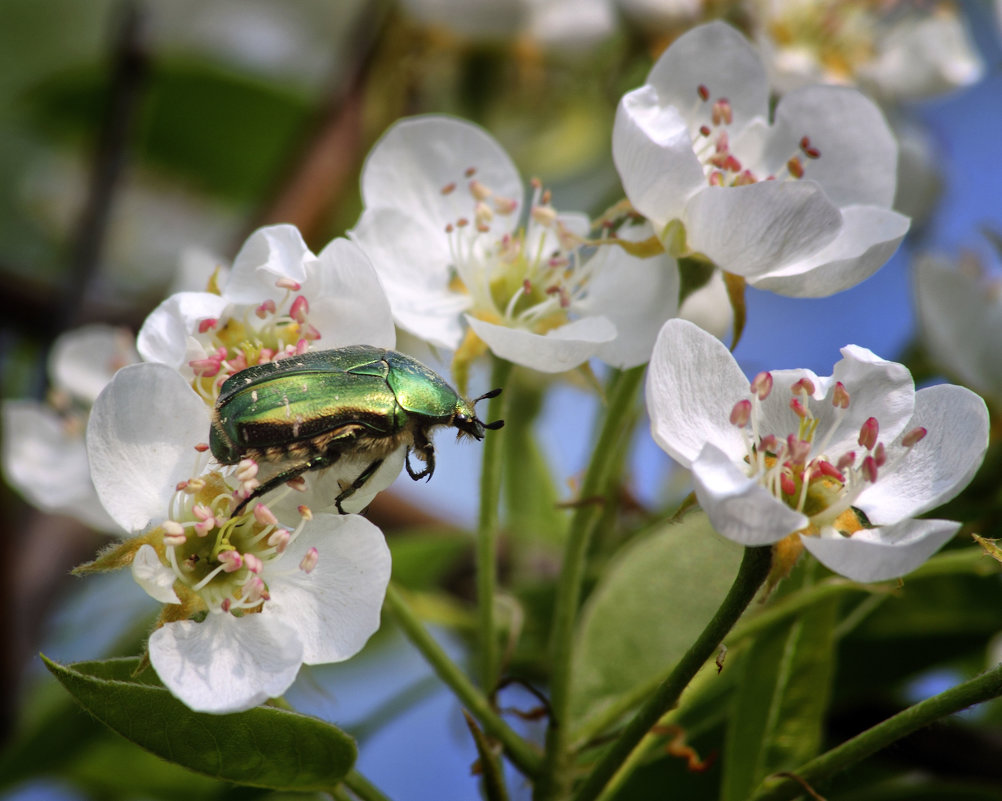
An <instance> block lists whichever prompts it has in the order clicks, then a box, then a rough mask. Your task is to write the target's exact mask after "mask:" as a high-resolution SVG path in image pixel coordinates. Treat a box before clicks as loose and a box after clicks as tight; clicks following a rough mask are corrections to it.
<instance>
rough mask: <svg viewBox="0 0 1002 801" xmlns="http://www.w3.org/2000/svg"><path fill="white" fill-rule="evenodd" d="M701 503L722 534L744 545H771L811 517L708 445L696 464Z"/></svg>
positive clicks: (796, 529)
mask: <svg viewBox="0 0 1002 801" xmlns="http://www.w3.org/2000/svg"><path fill="white" fill-rule="evenodd" d="M692 478H693V484H695V488H696V498H698V499H699V505H700V506H701V507H702V508H703V511H705V512H706V514H707V517H709V518H710V523H712V524H713V528H714V529H715V530H716V531H717V533H718V534H722V535H723V536H725V537H727V539H729V540H733V541H734V542H738V543H741V544H742V545H769V544H771V543H774V542H778V541H779V540H781V539H783V538H784V537H786V536H788V535H790V534H792V533H793V532H794V531H798V530H800V529H802V528H804V527H806V526H807V524H808V522H809V521H808V519H807V518H806V517H805V516H804V515H802V514H800V513H799V512H796V511H794V510H793V509H791V508H790V507H789V506H787V505H786V504H785V503H783V502H782V501H779V500H777V499H776V498H774V497H773V495H772V494H771V493H770V492H769V491H768V490H766V489H765V487H763V486H762V485H761V484H759V483H758V481H756V480H755V479H754V478H748V476H746V475H745V474H744V472H743V471H742V470H741V469H740V468H739V467H738V466H737V465H735V464H734V462H732V461H731V459H730V457H728V456H727V454H725V453H724V452H723V451H721V450H720V449H719V448H716V447H714V446H713V445H707V446H706V447H705V448H703V451H702V453H700V455H699V458H697V459H696V461H695V462H693V465H692Z"/></svg>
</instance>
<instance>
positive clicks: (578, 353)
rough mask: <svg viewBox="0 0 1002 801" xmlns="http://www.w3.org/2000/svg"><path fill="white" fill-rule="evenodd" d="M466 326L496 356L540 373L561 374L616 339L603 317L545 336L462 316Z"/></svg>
mask: <svg viewBox="0 0 1002 801" xmlns="http://www.w3.org/2000/svg"><path fill="white" fill-rule="evenodd" d="M466 320H467V322H469V324H470V327H471V328H472V329H473V330H474V331H475V332H476V334H477V336H478V337H480V338H481V339H482V340H483V341H484V342H486V343H487V346H488V347H489V348H490V349H491V351H493V352H494V354H495V355H496V356H500V357H501V358H502V359H507V360H508V361H510V362H514V363H515V364H521V365H524V366H525V367H531V368H532V369H533V370H539V371H540V372H541V373H562V372H563V371H564V370H570V369H571V368H573V367H577V366H578V365H579V364H581V363H582V362H584V361H587V360H588V359H590V358H591V357H592V356H594V355H595V354H596V352H597V351H598V348H599V346H600V345H602V344H604V343H607V342H611V341H612V340H614V339H615V338H616V326H614V325H613V324H612V323H611V322H610V321H609V320H608V319H607V318H605V317H584V318H582V319H580V320H575V321H574V322H572V323H568V324H567V325H562V326H560V328H554V329H553V330H552V331H548V332H547V333H546V334H534V333H532V332H531V331H523V330H521V329H518V328H508V327H507V326H503V325H494V324H493V323H487V322H484V321H483V320H478V319H477V318H475V317H472V316H470V315H466Z"/></svg>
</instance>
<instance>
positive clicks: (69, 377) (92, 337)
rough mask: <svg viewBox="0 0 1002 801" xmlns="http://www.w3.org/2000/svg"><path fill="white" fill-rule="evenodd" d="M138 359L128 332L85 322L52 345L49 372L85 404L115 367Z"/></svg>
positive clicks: (63, 387)
mask: <svg viewBox="0 0 1002 801" xmlns="http://www.w3.org/2000/svg"><path fill="white" fill-rule="evenodd" d="M138 361H139V354H138V353H136V346H135V345H134V344H133V339H132V336H131V335H130V334H129V332H128V331H125V330H124V329H121V328H115V327H113V326H110V325H86V326H83V327H81V328H75V329H73V330H71V331H67V332H66V333H65V334H63V335H61V336H60V337H58V338H57V339H56V341H55V342H54V343H53V344H52V352H51V354H50V355H49V375H50V376H51V377H52V383H53V384H54V385H55V386H56V387H58V388H59V389H62V390H65V391H66V392H69V393H70V394H71V395H72V396H73V397H74V398H78V399H80V400H82V401H83V402H85V403H87V404H88V405H89V404H92V403H94V398H96V397H97V396H98V395H99V394H100V392H101V390H102V389H104V387H105V385H107V383H108V382H109V381H111V377H112V376H113V375H114V374H115V371H116V370H118V368H120V367H124V366H125V365H127V364H133V363H135V362H138Z"/></svg>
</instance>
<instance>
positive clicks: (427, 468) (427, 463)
mask: <svg viewBox="0 0 1002 801" xmlns="http://www.w3.org/2000/svg"><path fill="white" fill-rule="evenodd" d="M412 449H413V450H415V451H417V453H418V457H419V458H420V459H421V461H423V462H424V470H421V471H418V472H415V470H414V468H413V467H411V460H410V456H411V450H412ZM404 464H405V465H406V467H407V475H409V476H410V477H411V478H412V479H414V480H415V481H417V480H418V479H421V478H424V477H425V476H427V477H428V480H429V481H430V480H431V476H432V474H433V473H434V472H435V446H434V445H432V443H431V440H430V439H428V438H427V437H426V436H425V435H424V434H423V433H421V432H420V431H419V432H417V433H415V434H414V444H413V446H412V447H411V448H408V449H407V456H406V458H405V459H404Z"/></svg>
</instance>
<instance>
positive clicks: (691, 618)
mask: <svg viewBox="0 0 1002 801" xmlns="http://www.w3.org/2000/svg"><path fill="white" fill-rule="evenodd" d="M740 561H741V548H740V547H739V546H737V545H735V544H734V543H731V542H729V541H727V540H725V539H723V538H722V537H720V536H719V535H717V534H716V533H715V532H714V531H713V530H712V529H711V528H710V525H709V522H708V521H707V519H706V515H705V514H703V513H702V512H693V513H691V514H689V515H686V517H685V518H683V519H682V520H681V521H680V522H678V523H662V524H660V525H658V526H657V527H656V528H655V529H654V531H652V532H651V533H650V534H648V535H646V536H643V537H642V538H641V539H639V540H637V541H635V542H633V543H632V544H630V545H629V546H627V547H626V548H625V549H624V550H623V551H622V553H621V554H620V556H619V557H618V558H617V559H615V560H614V561H613V562H611V563H610V565H609V567H608V569H607V571H606V573H605V575H604V576H603V578H602V579H601V581H600V582H599V584H598V586H597V587H596V588H595V591H594V592H593V593H592V595H591V597H590V598H589V599H588V602H587V603H586V605H585V608H584V610H583V614H582V618H581V625H580V629H579V633H578V648H577V652H576V654H575V661H574V666H573V671H574V672H573V675H572V681H571V708H572V714H573V722H574V724H575V725H580V724H582V723H583V722H585V721H586V719H587V718H589V717H591V716H594V715H596V714H598V713H600V712H601V711H602V709H604V708H605V707H607V706H609V705H611V704H612V703H613V702H614V701H616V700H617V699H618V698H620V697H621V696H623V695H626V694H628V693H630V692H631V691H634V690H635V689H636V688H637V687H638V686H644V685H648V684H650V683H651V682H652V681H656V680H657V679H658V678H659V677H661V676H663V675H664V674H666V673H667V672H668V671H669V670H670V669H671V668H672V667H673V666H674V664H675V663H676V662H677V661H678V660H679V658H680V657H681V656H682V655H683V654H684V653H685V652H686V651H687V650H688V648H689V646H690V645H692V643H693V641H694V640H695V639H696V637H697V636H698V635H699V633H700V632H701V631H702V630H703V628H704V627H705V626H706V624H707V623H708V622H709V621H710V618H711V617H712V616H713V614H714V612H716V610H717V608H718V607H719V606H720V602H721V601H722V600H723V598H724V596H725V595H726V594H727V590H728V589H729V588H730V586H731V582H732V581H733V579H734V575H735V573H736V572H737V568H738V563H739V562H740Z"/></svg>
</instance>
